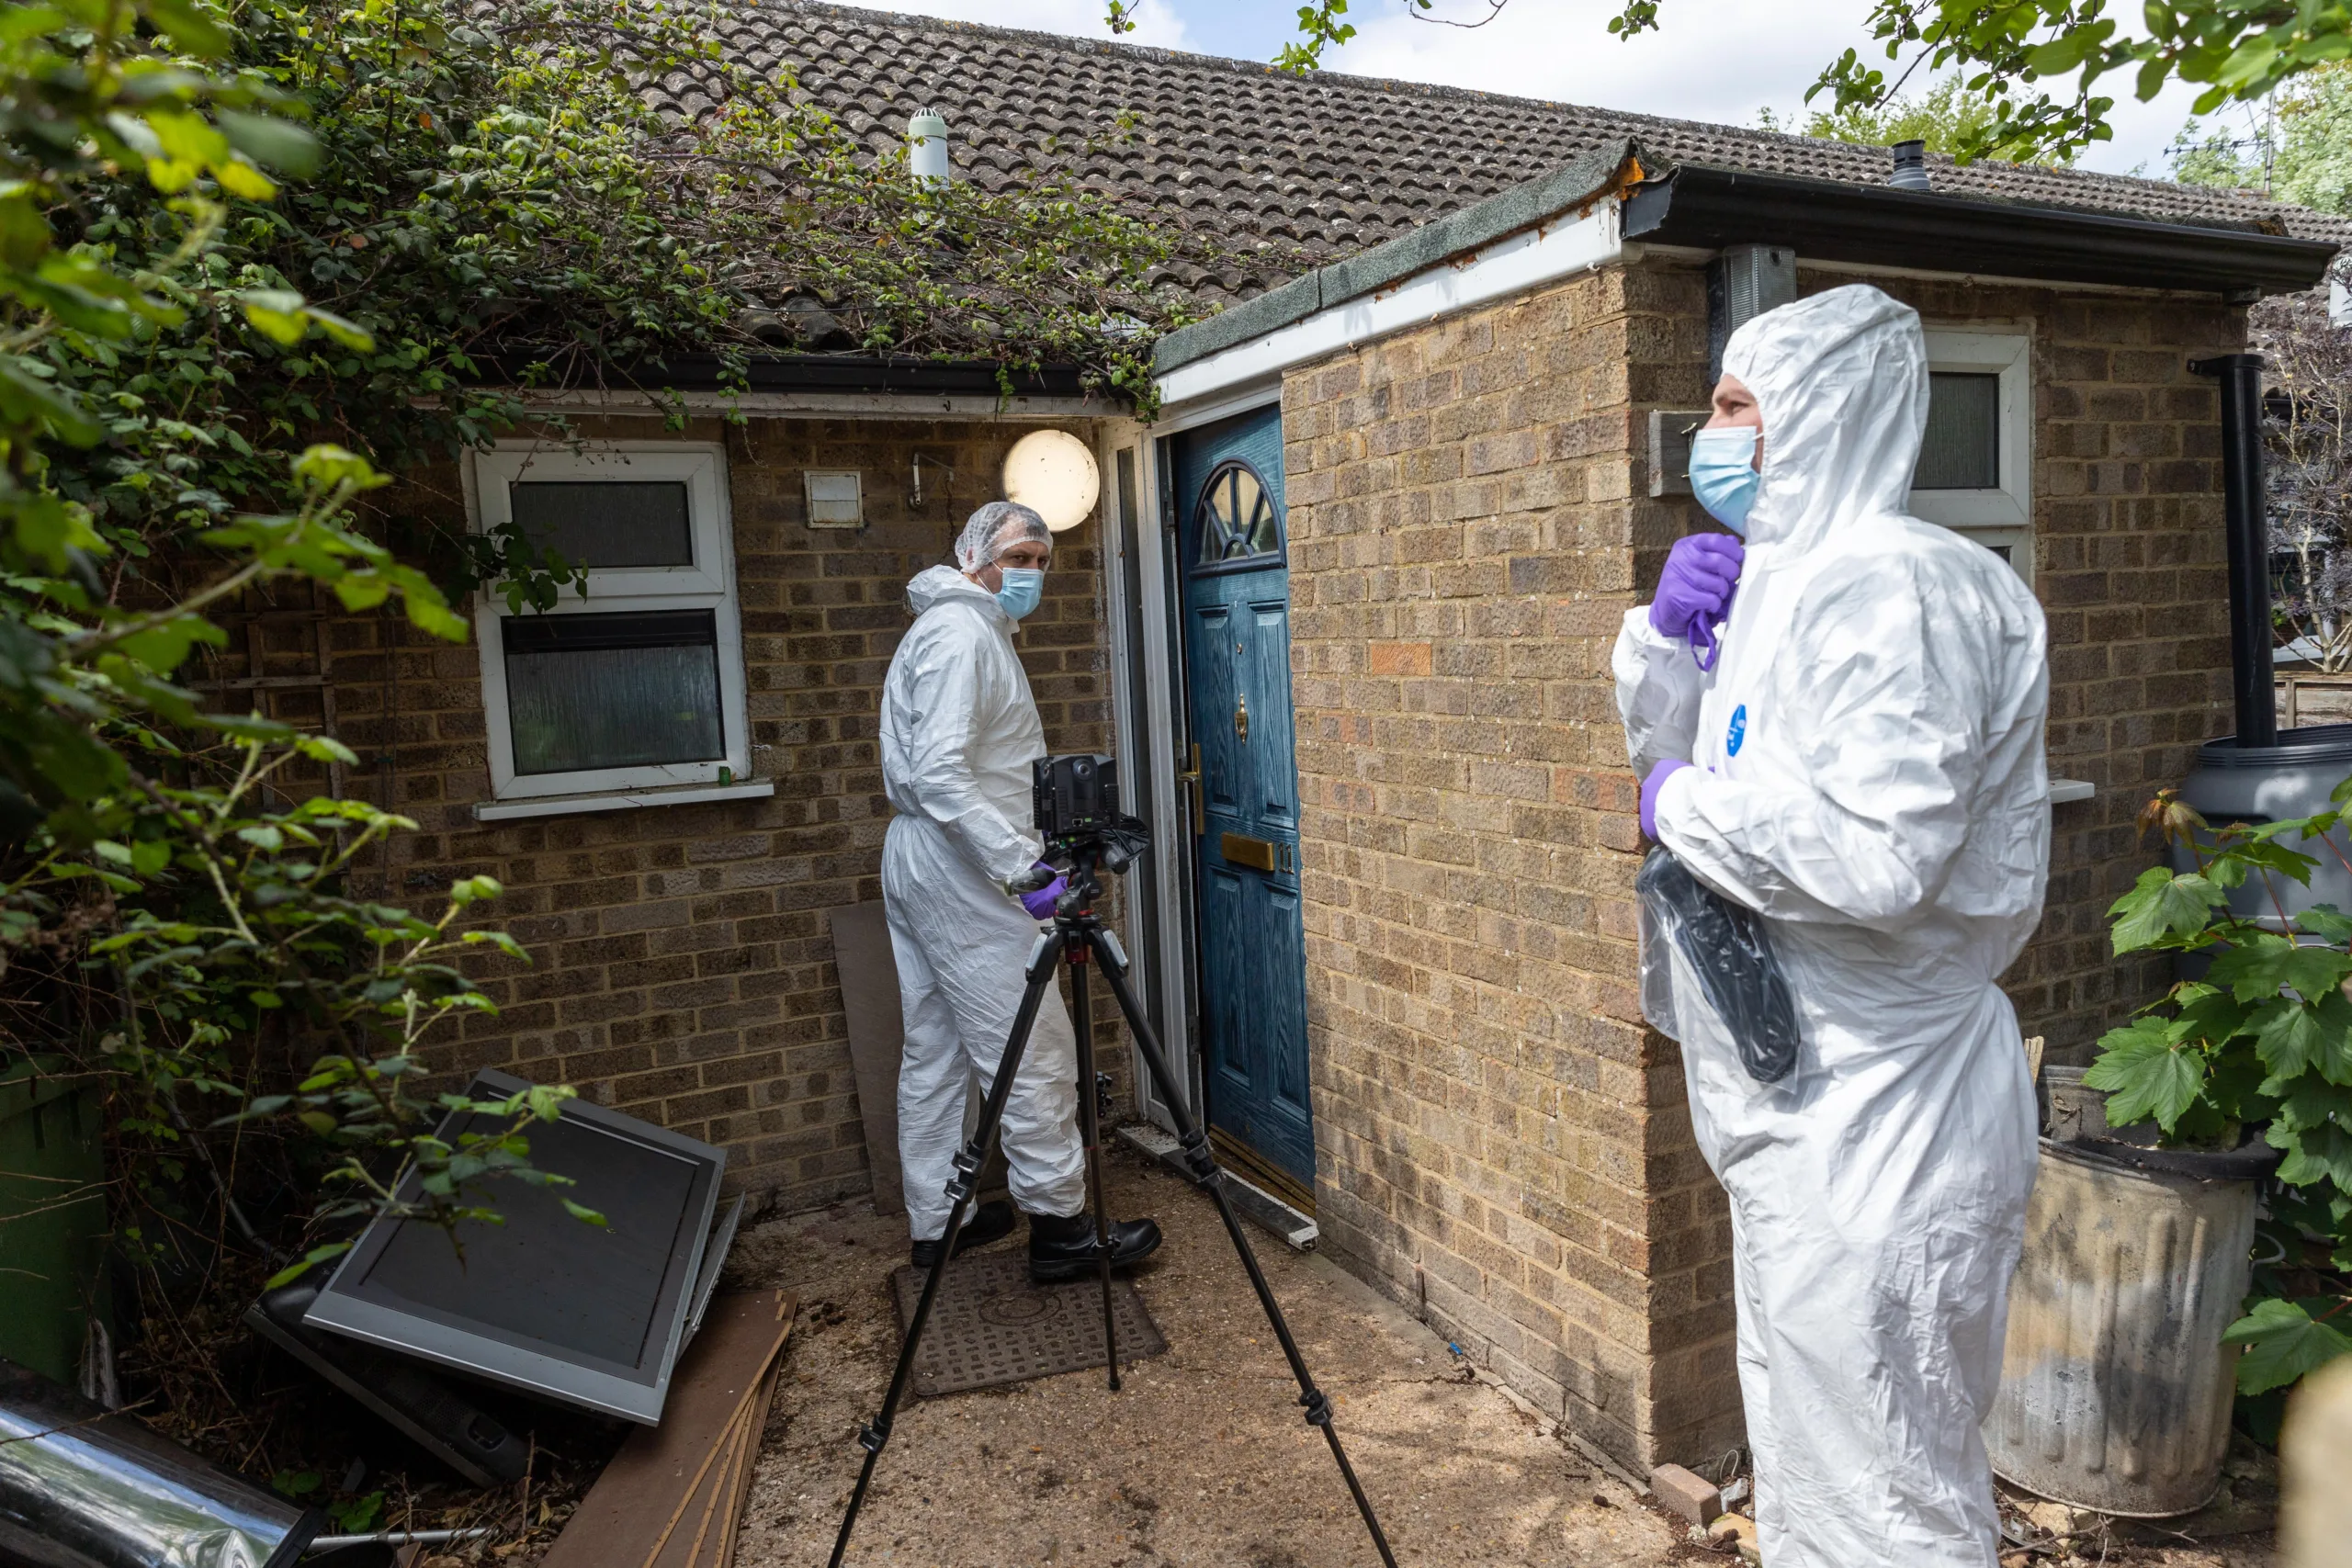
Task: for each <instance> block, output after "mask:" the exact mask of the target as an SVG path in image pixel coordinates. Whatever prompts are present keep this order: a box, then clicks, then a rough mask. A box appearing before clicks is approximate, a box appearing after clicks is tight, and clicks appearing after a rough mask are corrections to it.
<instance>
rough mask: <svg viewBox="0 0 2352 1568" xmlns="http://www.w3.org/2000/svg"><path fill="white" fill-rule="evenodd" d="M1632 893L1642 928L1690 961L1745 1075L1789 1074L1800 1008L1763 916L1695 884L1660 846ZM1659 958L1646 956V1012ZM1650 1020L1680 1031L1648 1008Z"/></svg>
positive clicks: (1765, 1080)
mask: <svg viewBox="0 0 2352 1568" xmlns="http://www.w3.org/2000/svg"><path fill="white" fill-rule="evenodd" d="M1634 892H1635V893H1636V894H1638V895H1639V896H1640V897H1641V900H1642V910H1643V915H1644V917H1645V918H1644V922H1643V923H1644V925H1645V928H1654V929H1656V930H1657V931H1663V932H1664V933H1665V935H1666V936H1667V937H1668V940H1670V941H1671V942H1673V943H1674V945H1675V947H1676V948H1677V949H1678V950H1679V952H1680V953H1681V954H1682V958H1683V962H1685V963H1686V964H1690V965H1691V973H1692V974H1693V975H1695V976H1697V977H1698V981H1699V989H1700V990H1701V991H1702V993H1703V994H1704V995H1705V997H1706V998H1707V1005H1708V1006H1710V1007H1712V1008H1713V1009H1714V1010H1715V1013H1716V1016H1718V1017H1720V1018H1721V1019H1722V1020H1723V1021H1724V1027H1725V1028H1726V1029H1728V1030H1729V1031H1730V1032H1731V1037H1732V1041H1733V1043H1735V1044H1736V1045H1737V1046H1738V1047H1739V1065H1740V1066H1742V1067H1744V1068H1746V1069H1747V1076H1748V1077H1751V1078H1754V1079H1755V1080H1756V1081H1757V1082H1758V1083H1762V1084H1777V1083H1779V1082H1780V1081H1781V1079H1782V1078H1785V1077H1788V1076H1789V1071H1790V1069H1791V1068H1792V1067H1794V1066H1796V1062H1797V1045H1798V1034H1797V1012H1796V1006H1795V1004H1794V1003H1793V1002H1792V1001H1791V1000H1790V999H1789V987H1788V982H1787V981H1786V980H1784V979H1782V978H1781V965H1780V963H1779V961H1778V960H1776V959H1775V958H1774V957H1773V956H1772V937H1771V933H1770V931H1767V930H1766V929H1765V923H1764V917H1763V916H1761V915H1759V914H1758V913H1757V912H1756V911H1755V910H1753V909H1747V908H1741V907H1740V906H1739V905H1737V904H1735V903H1733V902H1732V901H1731V900H1730V899H1728V898H1726V897H1724V896H1723V895H1722V894H1720V893H1717V892H1715V891H1714V890H1713V888H1711V887H1708V886H1705V885H1704V884H1702V882H1700V880H1699V879H1698V878H1697V877H1695V876H1693V875H1691V871H1690V868H1689V867H1688V866H1685V865H1684V864H1683V863H1681V862H1680V861H1679V860H1677V859H1675V858H1674V854H1673V852H1671V851H1669V850H1668V849H1667V848H1666V847H1665V846H1664V845H1660V846H1659V847H1657V849H1654V850H1652V851H1650V852H1649V858H1648V859H1646V860H1645V861H1643V862H1642V870H1641V874H1640V875H1638V876H1636V877H1635V878H1634ZM1664 957H1665V955H1664V954H1663V953H1657V954H1655V955H1653V954H1648V953H1645V954H1644V959H1643V966H1644V970H1645V975H1644V987H1643V989H1644V997H1645V1004H1644V1005H1645V1010H1649V1008H1650V1005H1651V998H1653V997H1655V996H1657V994H1658V988H1657V987H1656V986H1655V985H1653V984H1651V983H1650V972H1651V970H1652V969H1653V966H1654V965H1655V966H1656V967H1657V968H1658V969H1660V970H1662V968H1663V960H1664ZM1661 977H1662V976H1661ZM1651 1021H1652V1022H1654V1023H1657V1025H1658V1026H1659V1027H1660V1028H1661V1029H1664V1030H1665V1031H1666V1032H1668V1034H1672V1035H1675V1036H1676V1037H1677V1038H1679V1037H1680V1032H1679V1030H1678V1029H1676V1028H1674V1027H1673V1025H1672V1021H1670V1020H1668V1019H1664V1018H1660V1017H1658V1016H1657V1013H1656V1012H1652V1013H1651Z"/></svg>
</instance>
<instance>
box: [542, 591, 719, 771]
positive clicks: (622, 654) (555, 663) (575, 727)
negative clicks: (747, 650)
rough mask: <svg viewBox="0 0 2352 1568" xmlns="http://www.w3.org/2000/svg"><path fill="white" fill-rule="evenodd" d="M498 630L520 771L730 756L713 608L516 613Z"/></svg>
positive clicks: (714, 759)
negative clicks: (722, 714) (721, 721)
mask: <svg viewBox="0 0 2352 1568" xmlns="http://www.w3.org/2000/svg"><path fill="white" fill-rule="evenodd" d="M499 633H500V637H501V638H502V639H503V644H504V647H503V652H504V654H505V659H506V705H507V711H508V715H509V724H510V726H511V734H512V736H513V739H514V743H515V773H518V774H520V773H572V772H575V771H578V770H580V769H583V768H632V767H645V766H649V765H651V764H655V763H663V762H715V761H718V760H719V759H720V758H722V757H723V756H725V755H726V746H725V742H724V739H723V738H722V734H721V729H720V726H719V722H718V620H717V617H716V616H715V615H713V614H712V612H710V611H708V610H659V611H640V612H637V613H634V614H624V615H515V616H510V617H507V618H505V619H503V620H501V621H500V622H499Z"/></svg>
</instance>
